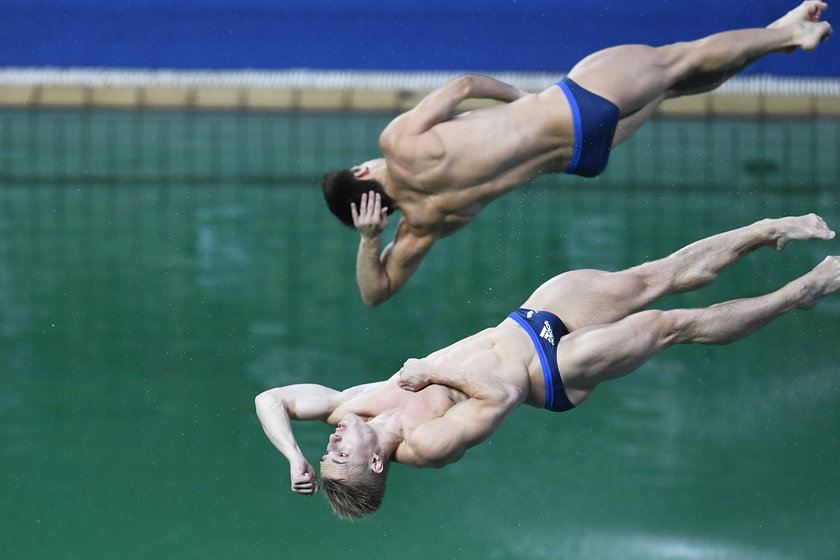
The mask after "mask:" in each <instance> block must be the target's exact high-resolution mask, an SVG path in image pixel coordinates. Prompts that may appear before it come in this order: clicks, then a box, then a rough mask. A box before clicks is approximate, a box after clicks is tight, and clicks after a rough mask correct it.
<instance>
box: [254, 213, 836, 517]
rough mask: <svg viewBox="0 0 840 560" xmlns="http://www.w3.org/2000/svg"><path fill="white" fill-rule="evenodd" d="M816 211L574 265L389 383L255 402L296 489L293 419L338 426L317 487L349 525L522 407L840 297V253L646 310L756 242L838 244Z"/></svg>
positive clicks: (292, 389) (577, 400)
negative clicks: (416, 473) (739, 290)
mask: <svg viewBox="0 0 840 560" xmlns="http://www.w3.org/2000/svg"><path fill="white" fill-rule="evenodd" d="M834 236H835V233H834V232H833V231H832V230H830V229H829V228H828V226H827V225H826V224H825V222H824V221H823V220H822V219H821V218H820V217H818V216H816V215H814V214H810V215H807V216H799V217H786V218H779V219H767V220H761V221H759V222H756V223H754V224H752V225H749V226H746V227H742V228H740V229H736V230H733V231H729V232H726V233H721V234H718V235H714V236H712V237H708V238H706V239H702V240H700V241H697V242H695V243H692V244H690V245H688V246H687V247H684V248H683V249H680V250H679V251H677V252H675V253H673V254H672V255H670V256H668V257H666V258H664V259H660V260H656V261H652V262H648V263H645V264H642V265H639V266H635V267H633V268H630V269H627V270H624V271H621V272H602V271H598V270H576V271H571V272H566V273H564V274H560V275H559V276H556V277H554V278H552V279H550V280H548V281H547V282H546V283H544V284H543V285H542V286H540V287H539V288H538V289H537V290H536V291H535V292H534V293H533V294H532V295H531V296H530V297H529V298H528V300H527V301H525V303H523V305H522V308H520V309H518V310H516V311H514V312H513V313H511V314H510V315H509V316H508V317H507V318H506V319H504V320H503V321H502V322H501V323H500V324H499V325H497V326H495V327H492V328H488V329H485V330H483V331H481V332H479V333H477V334H475V335H473V336H470V337H468V338H465V339H463V340H460V341H458V342H455V343H454V344H452V345H450V346H448V347H446V348H443V349H442V350H438V351H437V352H433V353H432V354H430V355H428V356H427V357H425V358H422V359H410V360H408V361H407V362H405V365H404V366H403V368H402V369H400V371H398V372H397V373H395V374H394V375H392V376H391V377H390V378H389V379H388V380H386V381H380V382H377V383H369V384H365V385H359V386H356V387H351V388H349V389H346V390H344V391H337V390H334V389H330V388H328V387H324V386H322V385H316V384H299V385H289V386H285V387H279V388H275V389H270V390H268V391H265V392H263V393H261V394H260V395H259V396H257V398H256V408H257V414H258V416H259V419H260V422H261V423H262V426H263V429H264V430H265V433H266V435H267V436H268V438H269V439H270V440H271V442H272V443H273V444H274V446H275V447H276V448H277V449H278V450H279V451H280V452H281V453H282V454H283V455H285V457H286V459H288V461H289V466H290V474H291V481H292V490H293V491H294V492H298V493H300V494H306V495H311V494H314V493H315V492H316V491H317V490H318V489H319V484H318V481H317V478H316V474H315V470H314V468H313V467H312V465H311V464H310V463H309V462H308V461H307V459H306V457H304V455H303V453H302V452H301V450H300V448H299V447H298V444H297V442H296V440H295V436H294V433H293V431H292V424H291V421H292V420H320V421H323V422H326V423H328V424H332V425H334V426H336V429H335V432H334V433H333V434H332V435H330V437H329V442H328V444H327V446H326V450H325V452H324V455H323V456H322V457H321V462H320V470H321V485H322V486H323V490H324V494H325V495H326V497H327V499H328V500H329V502H330V504H331V506H332V508H333V510H334V511H335V512H336V513H337V514H338V515H339V516H341V517H347V518H359V517H364V516H366V515H370V514H371V513H373V512H375V511H376V510H377V509H378V508H379V506H380V504H381V502H382V498H383V496H384V492H385V480H386V476H387V474H388V469H389V465H390V464H391V463H403V464H406V465H410V466H413V467H418V468H420V467H443V466H444V465H447V464H449V463H452V462H454V461H457V460H459V459H461V457H462V456H463V455H464V453H465V451H466V450H467V449H468V448H470V447H473V446H475V445H477V444H479V443H481V442H482V441H484V440H486V439H487V438H488V437H490V435H491V434H492V433H493V432H494V431H495V430H496V429H497V428H498V427H499V425H500V424H501V423H502V422H503V421H504V419H505V417H506V416H507V415H508V413H510V412H511V411H512V410H513V409H514V408H516V407H518V406H519V405H521V404H528V405H531V406H534V407H545V408H547V409H549V410H552V411H567V410H570V409H572V408H574V407H576V406H579V405H580V404H581V403H582V402H583V401H584V400H586V399H587V398H588V397H589V395H590V394H591V393H592V391H593V390H594V389H595V388H596V387H597V386H598V385H599V384H600V383H603V382H605V381H609V380H611V379H615V378H618V377H621V376H624V375H627V374H628V373H630V372H632V371H633V370H635V369H637V368H639V367H640V366H641V365H642V364H644V363H645V362H646V361H647V360H648V359H649V358H651V357H652V356H654V355H655V354H657V353H658V352H660V351H662V350H664V349H666V348H668V347H670V346H673V345H675V344H728V343H730V342H733V341H736V340H738V339H740V338H743V337H745V336H747V335H749V334H751V333H754V332H755V331H757V330H759V329H760V328H762V327H764V326H765V325H767V324H768V323H770V322H771V321H772V320H773V319H775V318H777V317H779V316H781V315H782V314H784V313H786V312H788V311H791V310H793V309H797V308H799V309H810V308H812V307H814V306H816V305H817V304H818V303H819V302H820V300H821V299H822V298H824V297H825V296H827V295H828V294H830V293H832V292H834V291H836V290H838V289H840V257H837V256H833V257H827V258H826V259H825V260H824V261H823V262H822V263H820V264H819V265H817V266H816V267H815V268H814V269H812V270H811V271H810V272H808V273H807V274H805V275H803V276H801V277H800V278H797V279H795V280H793V281H792V282H790V283H788V284H786V285H785V286H783V287H781V288H780V289H778V290H776V291H774V292H771V293H769V294H766V295H762V296H758V297H752V298H745V299H738V300H733V301H727V302H724V303H720V304H717V305H712V306H710V307H707V308H701V309H674V310H668V311H658V310H643V309H645V308H646V307H647V306H648V305H649V304H651V303H653V302H655V301H656V300H658V299H660V298H662V297H663V296H666V295H668V294H674V293H681V292H686V291H689V290H694V289H697V288H700V287H702V286H705V285H707V284H709V283H711V282H712V281H713V280H715V279H716V278H717V276H718V275H719V273H720V272H721V271H722V270H723V269H725V268H726V267H728V266H730V265H732V264H733V263H735V262H736V261H738V260H740V259H741V258H743V257H744V256H746V255H747V253H749V252H751V251H753V250H755V249H758V248H760V247H772V248H774V249H776V250H782V249H784V248H785V247H787V245H788V244H790V242H791V241H794V240H807V239H821V240H830V239H833V238H834Z"/></svg>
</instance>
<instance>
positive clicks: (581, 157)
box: [557, 78, 619, 177]
mask: <svg viewBox="0 0 840 560" xmlns="http://www.w3.org/2000/svg"><path fill="white" fill-rule="evenodd" d="M557 85H558V86H560V89H562V90H563V93H565V94H566V99H568V101H569V105H571V108H572V117H573V119H574V123H575V152H574V154H573V155H572V161H571V162H570V163H569V166H568V167H567V168H566V173H571V174H574V175H580V176H582V177H595V176H596V175H600V174H601V172H602V171H604V169H605V168H606V167H607V162H608V161H609V159H610V150H612V141H613V136H615V129H616V126H618V117H619V112H618V107H616V106H615V104H613V103H612V102H611V101H609V100H608V99H604V98H603V97H601V96H600V95H596V94H594V93H592V92H591V91H589V90H587V89H584V88H582V87H580V86H579V85H577V84H576V83H575V82H574V81H572V80H570V79H569V78H563V79H562V80H560V81H559V82H557Z"/></svg>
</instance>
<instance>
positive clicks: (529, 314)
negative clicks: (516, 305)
mask: <svg viewBox="0 0 840 560" xmlns="http://www.w3.org/2000/svg"><path fill="white" fill-rule="evenodd" d="M533 316H534V310H533V309H532V310H531V311H529V312H528V313H527V314H526V315H525V318H526V319H530V318H531V317H533Z"/></svg>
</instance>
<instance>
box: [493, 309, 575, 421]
mask: <svg viewBox="0 0 840 560" xmlns="http://www.w3.org/2000/svg"><path fill="white" fill-rule="evenodd" d="M508 317H510V318H511V319H513V320H514V321H516V322H517V323H519V325H520V326H521V327H522V328H523V329H525V332H527V333H528V335H529V336H530V337H531V342H533V343H534V347H535V348H536V350H537V354H539V356H540V363H541V364H542V370H543V376H544V377H545V408H547V409H548V410H552V411H554V412H565V411H567V410H571V409H573V408H574V407H575V405H573V404H572V402H571V401H570V400H569V397H568V395H566V388H565V387H564V386H563V380H562V379H561V378H560V369H559V368H558V367H557V343H558V342H559V341H560V338H561V337H563V336H564V335H566V334H569V330H568V329H567V328H566V325H564V324H563V321H561V320H560V317H558V316H557V315H555V314H554V313H550V312H548V311H534V310H533V309H525V308H523V307H520V308H519V309H517V310H516V311H514V312H513V313H511V314H510V315H508Z"/></svg>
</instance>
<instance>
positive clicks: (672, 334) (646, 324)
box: [636, 309, 692, 350]
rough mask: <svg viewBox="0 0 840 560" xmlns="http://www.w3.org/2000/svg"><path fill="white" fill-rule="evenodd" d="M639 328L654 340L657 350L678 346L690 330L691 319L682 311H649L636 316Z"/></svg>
mask: <svg viewBox="0 0 840 560" xmlns="http://www.w3.org/2000/svg"><path fill="white" fill-rule="evenodd" d="M636 317H637V318H638V320H639V321H640V323H641V324H640V325H639V326H640V328H642V329H644V330H645V331H646V332H647V333H649V334H650V335H651V336H652V337H653V338H654V339H655V341H656V342H655V344H656V346H657V348H658V350H662V349H665V348H668V347H669V346H673V345H674V344H679V343H680V342H681V341H682V340H683V339H684V338H685V333H686V332H688V331H689V330H690V326H691V323H692V318H691V317H690V315H689V314H688V313H685V310H683V309H675V310H668V311H662V310H660V309H649V310H646V311H640V312H639V313H637V314H636Z"/></svg>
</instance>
